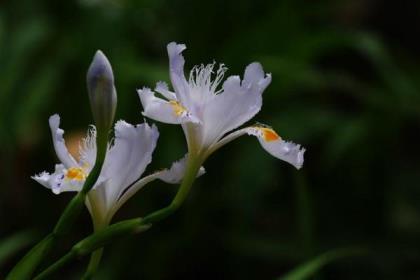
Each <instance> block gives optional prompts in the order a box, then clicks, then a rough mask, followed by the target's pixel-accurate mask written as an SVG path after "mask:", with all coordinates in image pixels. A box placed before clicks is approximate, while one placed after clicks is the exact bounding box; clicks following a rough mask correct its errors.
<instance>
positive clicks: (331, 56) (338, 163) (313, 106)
mask: <svg viewBox="0 0 420 280" xmlns="http://www.w3.org/2000/svg"><path fill="white" fill-rule="evenodd" d="M419 11H420V7H419V4H418V3H416V1H410V2H409V1H406V2H403V3H400V4H398V5H397V4H396V3H389V4H387V3H385V2H383V1H379V0H370V1H361V0H360V1H359V0H356V1H350V0H348V1H347V0H345V1H321V2H320V1H302V0H298V1H293V0H281V1H275V0H271V1H253V0H243V1H221V0H216V1H205V2H202V1H192V0H177V1H168V0H166V1H165V0H153V1H152V0H144V1H135V0H124V1H123V0H78V1H53V0H41V1H30V0H19V1H6V2H4V3H2V4H1V5H0V144H1V147H2V149H1V150H0V175H1V177H0V178H1V184H0V221H1V227H0V237H2V238H3V239H4V238H6V237H7V236H10V235H12V234H13V233H15V232H18V231H21V230H33V229H35V230H37V231H40V232H44V233H47V232H49V231H50V230H51V227H52V225H53V224H54V222H55V221H56V219H57V217H58V216H59V214H60V213H61V211H62V209H63V208H64V206H65V205H66V203H67V201H68V200H69V198H70V196H71V195H72V194H63V195H60V196H55V195H53V194H52V193H51V192H50V191H48V190H46V189H44V188H43V187H41V186H39V185H37V184H36V183H35V182H34V181H32V180H31V179H30V175H33V174H34V173H35V172H39V171H42V170H44V169H48V170H51V169H52V168H53V166H54V163H55V162H56V159H55V156H54V153H53V148H52V144H51V140H50V135H49V128H48V122H47V119H48V116H49V115H51V114H53V113H59V114H60V115H61V116H62V121H63V128H65V129H66V135H65V136H66V140H67V143H68V144H69V145H71V146H73V147H77V145H78V141H79V139H80V137H81V135H82V134H83V133H84V132H85V130H86V129H87V126H88V125H89V124H90V123H91V122H92V121H91V116H90V112H89V104H88V97H87V92H86V85H85V74H86V71H87V67H88V65H89V63H90V61H91V58H92V56H93V54H94V52H95V51H96V49H101V50H103V51H104V53H105V54H106V55H107V56H108V58H109V59H110V61H111V63H112V65H113V68H114V74H115V80H116V86H117V92H118V109H117V119H118V118H124V119H126V120H127V121H130V122H133V123H134V122H137V123H138V122H142V121H143V117H142V116H141V107H140V102H139V101H138V97H137V95H136V93H135V89H136V88H138V87H142V86H149V87H153V86H154V83H155V82H156V81H158V80H166V81H167V80H168V71H167V70H168V64H167V56H166V50H165V47H166V44H167V43H168V42H170V41H177V42H184V43H186V44H187V46H188V50H187V51H186V52H185V56H186V62H187V68H188V69H190V68H191V66H192V65H194V64H199V63H207V62H212V61H213V60H216V61H218V62H224V63H225V64H226V65H227V66H228V67H229V69H230V70H229V72H228V74H242V71H243V69H244V67H245V66H246V65H247V64H248V63H250V62H252V61H260V62H261V63H262V64H263V66H264V68H265V70H266V71H267V72H271V73H272V75H273V82H272V84H271V85H270V86H269V87H268V89H267V90H266V92H265V93H264V106H263V109H262V111H261V112H260V113H259V115H258V116H257V118H256V119H257V120H258V121H259V122H262V123H269V124H272V125H273V126H274V128H275V129H276V130H277V131H278V132H279V133H280V135H281V136H282V137H283V138H285V139H290V140H293V141H295V142H297V143H301V144H302V145H303V146H305V147H306V148H307V153H306V163H305V165H304V168H303V169H302V170H300V171H299V172H298V171H296V170H294V169H293V167H291V166H288V165H287V164H285V163H283V162H280V161H277V160H275V159H274V158H271V157H270V156H268V155H267V154H266V153H265V152H264V151H262V149H261V148H260V147H259V145H258V144H257V143H256V142H255V140H254V139H252V138H246V137H243V138H242V139H238V140H236V141H235V142H234V143H231V144H230V145H229V146H226V147H224V148H223V149H222V150H221V151H220V152H218V153H216V154H215V155H214V156H212V157H211V158H210V159H209V160H208V161H207V162H206V169H207V174H206V175H205V176H203V177H202V178H200V179H199V180H198V181H197V183H196V184H195V187H194V188H193V191H192V192H191V194H190V198H189V199H188V201H187V202H186V204H185V205H184V206H183V207H182V208H181V210H180V211H179V212H178V213H176V214H175V215H174V216H173V217H171V218H170V219H168V220H166V221H163V222H161V223H160V224H158V225H155V226H154V227H153V228H152V229H151V230H149V231H147V232H145V233H143V234H141V235H138V236H133V237H130V238H127V239H124V240H122V241H120V242H117V243H115V244H112V245H111V246H109V247H107V248H106V250H105V257H104V260H103V265H102V266H101V269H100V271H99V275H98V279H137V278H144V279H186V278H187V279H188V278H191V279H220V278H222V279H274V278H277V277H279V276H282V275H284V274H285V273H287V272H288V271H290V270H291V269H292V268H294V267H295V266H297V265H298V264H301V263H303V262H305V261H307V260H310V259H312V258H313V257H314V256H317V255H319V254H320V253H322V252H326V251H328V250H330V249H334V248H338V247H346V246H361V247H364V248H366V249H369V250H370V251H371V252H372V254H369V255H368V256H364V257H363V258H349V259H343V260H339V261H337V262H336V263H332V264H330V265H328V266H327V267H326V268H325V269H323V270H322V271H321V273H320V274H319V279H417V278H419V277H420V271H419V269H418V264H419V262H420V253H419V252H420V204H419V201H420V186H419V183H418V182H419V181H420V172H419V171H420V161H419V160H418V155H419V154H420V153H419V152H420V151H419V149H420V148H419V145H417V143H419V141H420V137H419V135H420V134H419V133H418V132H419V131H420V126H419V116H420V115H419V114H420V93H419V90H420V79H419V78H418V77H420V63H419V61H420V58H419V56H418V51H417V50H418V49H420V42H419V41H418V34H419V32H420V27H419V26H420V24H419V23H420V22H419V18H420V17H419ZM158 126H159V129H160V139H159V142H158V148H157V151H156V152H155V155H154V161H153V163H152V165H151V166H150V168H149V172H152V171H153V170H155V169H157V168H162V167H166V166H168V165H169V164H170V163H171V162H172V161H173V160H175V159H177V158H179V157H181V156H182V155H183V154H184V152H185V151H186V147H185V143H184V142H185V141H184V139H183V135H182V132H181V130H180V128H179V127H176V126H170V125H163V124H158ZM175 190H176V189H175V187H174V186H169V185H164V184H163V183H158V182H156V183H153V184H151V185H149V186H147V188H145V189H144V190H142V191H141V192H140V193H138V194H137V196H136V197H135V198H134V199H133V200H132V201H130V203H128V204H127V205H126V206H125V207H124V209H122V210H123V211H122V213H121V214H119V215H118V216H117V217H116V218H115V220H118V219H122V218H129V217H135V216H141V215H144V214H146V213H148V212H150V211H152V210H155V209H157V208H160V207H163V206H165V205H166V204H167V203H169V201H170V200H171V198H172V196H173V194H174V193H175ZM90 230H91V228H90V224H89V218H88V216H87V213H86V215H85V217H84V218H83V219H81V220H80V223H79V224H78V226H77V227H75V228H74V229H73V232H74V235H73V236H72V237H71V238H69V240H68V241H67V244H63V246H62V248H58V249H57V254H60V253H63V252H64V251H65V249H66V248H67V247H66V246H70V245H71V244H72V243H73V242H74V241H76V240H78V239H80V238H81V237H82V236H84V235H86V234H88V233H89V232H90ZM60 250H61V251H60ZM53 257H54V256H52V257H51V259H50V260H46V262H47V261H51V260H52V259H53ZM17 259H18V256H17V257H10V258H9V259H8V260H7V263H6V265H4V266H3V267H1V268H0V278H1V275H4V274H5V273H6V272H7V270H8V269H10V267H11V266H12V265H13V263H14V262H15V261H16V260H17ZM84 265H85V262H84V261H81V262H79V263H74V264H72V265H71V266H69V267H66V271H65V274H63V275H68V277H69V278H68V279H73V278H74V279H76V278H77V277H78V276H79V275H80V273H81V271H83V269H84Z"/></svg>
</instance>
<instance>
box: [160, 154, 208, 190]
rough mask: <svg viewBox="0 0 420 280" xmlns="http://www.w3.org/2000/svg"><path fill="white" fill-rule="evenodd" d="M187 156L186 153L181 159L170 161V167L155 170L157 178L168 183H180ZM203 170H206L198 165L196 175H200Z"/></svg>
mask: <svg viewBox="0 0 420 280" xmlns="http://www.w3.org/2000/svg"><path fill="white" fill-rule="evenodd" d="M187 156H188V155H185V156H184V157H183V158H182V159H180V160H178V161H175V162H174V163H172V166H171V168H169V169H165V170H162V171H159V172H157V173H156V175H157V178H158V179H160V180H162V181H164V182H166V183H168V184H178V183H180V182H181V181H182V178H183V177H184V174H185V168H186V165H187ZM205 172H206V171H205V169H204V167H200V169H199V171H198V174H197V177H200V176H201V175H203V174H204V173H205Z"/></svg>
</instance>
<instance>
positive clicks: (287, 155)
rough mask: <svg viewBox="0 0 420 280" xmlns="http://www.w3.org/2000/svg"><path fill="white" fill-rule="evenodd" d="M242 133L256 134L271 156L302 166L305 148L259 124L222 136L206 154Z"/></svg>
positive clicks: (297, 166) (295, 165)
mask: <svg viewBox="0 0 420 280" xmlns="http://www.w3.org/2000/svg"><path fill="white" fill-rule="evenodd" d="M244 134H248V135H253V136H256V137H257V138H258V140H259V142H260V144H261V146H262V147H263V148H264V150H266V151H267V152H268V153H269V154H271V155H272V156H274V157H276V158H278V159H281V160H284V161H286V162H288V163H290V164H291V165H293V166H294V167H296V168H297V169H300V168H301V167H302V165H303V161H304V158H303V155H304V153H305V148H303V147H301V146H300V145H298V144H294V143H292V142H287V141H284V140H283V139H281V137H280V136H279V135H278V134H277V133H276V132H275V131H274V130H273V129H271V128H269V127H266V126H260V125H257V126H251V127H246V128H243V129H239V130H237V131H235V132H232V133H231V134H229V135H227V136H225V137H223V138H222V139H221V140H220V141H219V142H217V143H216V144H214V145H212V146H211V147H210V149H209V151H208V154H207V156H209V155H210V154H211V153H213V152H215V151H216V150H217V149H219V148H220V147H222V146H224V145H226V144H227V143H229V142H231V141H233V140H235V139H236V138H238V137H240V136H242V135H244Z"/></svg>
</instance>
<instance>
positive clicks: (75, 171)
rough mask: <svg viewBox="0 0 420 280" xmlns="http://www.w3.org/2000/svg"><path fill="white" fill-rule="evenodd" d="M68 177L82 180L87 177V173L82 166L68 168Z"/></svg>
mask: <svg viewBox="0 0 420 280" xmlns="http://www.w3.org/2000/svg"><path fill="white" fill-rule="evenodd" d="M66 179H69V180H77V181H82V180H84V179H86V173H85V172H84V171H83V169H82V168H80V167H72V168H69V169H68V170H67V174H66Z"/></svg>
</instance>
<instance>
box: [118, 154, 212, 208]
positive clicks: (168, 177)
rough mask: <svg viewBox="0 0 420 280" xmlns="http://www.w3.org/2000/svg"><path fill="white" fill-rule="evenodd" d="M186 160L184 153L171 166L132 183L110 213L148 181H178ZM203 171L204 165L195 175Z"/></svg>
mask: <svg viewBox="0 0 420 280" xmlns="http://www.w3.org/2000/svg"><path fill="white" fill-rule="evenodd" d="M186 162H187V155H185V156H184V157H183V158H182V159H180V160H178V161H175V162H174V163H173V164H172V166H171V168H169V169H163V170H161V171H157V172H155V173H152V174H151V175H148V176H146V177H144V178H142V179H140V180H139V181H137V182H136V183H134V184H133V185H131V186H130V188H129V189H127V191H126V192H125V193H124V194H123V195H122V196H121V197H120V198H119V199H118V202H117V204H115V206H114V207H113V208H112V210H111V212H112V214H113V213H115V212H116V211H117V210H118V209H119V208H120V207H121V206H122V205H123V204H124V203H125V202H126V201H127V200H129V199H130V198H131V197H132V196H133V195H134V194H136V193H137V192H138V191H139V190H140V189H142V188H143V187H144V186H145V185H147V184H148V183H150V182H152V181H154V180H156V179H159V180H162V181H164V182H166V183H168V184H178V183H180V182H181V181H182V178H183V177H184V174H185V168H186ZM204 173H205V169H204V167H200V169H199V171H198V174H197V177H199V176H201V175H203V174H204Z"/></svg>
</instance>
